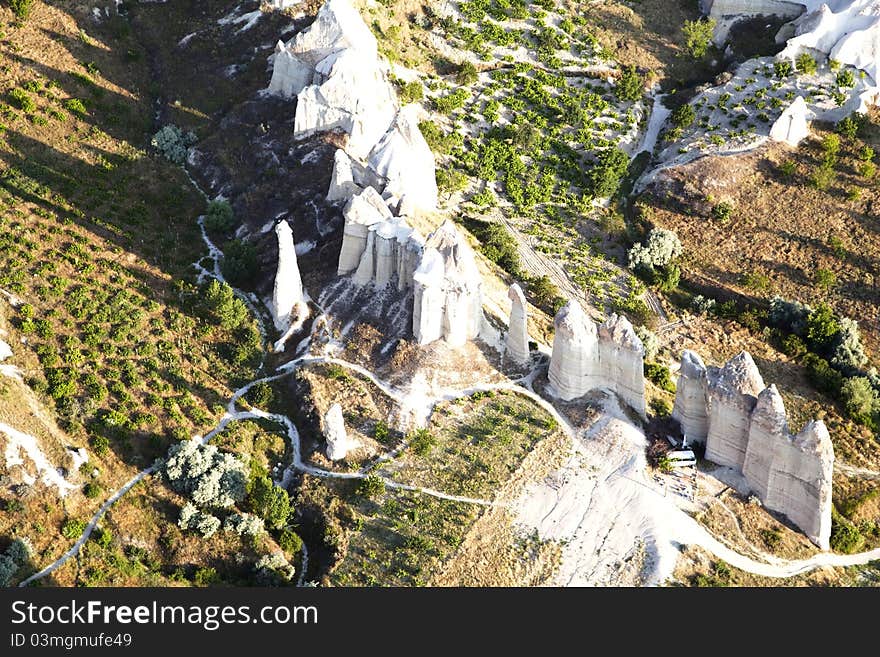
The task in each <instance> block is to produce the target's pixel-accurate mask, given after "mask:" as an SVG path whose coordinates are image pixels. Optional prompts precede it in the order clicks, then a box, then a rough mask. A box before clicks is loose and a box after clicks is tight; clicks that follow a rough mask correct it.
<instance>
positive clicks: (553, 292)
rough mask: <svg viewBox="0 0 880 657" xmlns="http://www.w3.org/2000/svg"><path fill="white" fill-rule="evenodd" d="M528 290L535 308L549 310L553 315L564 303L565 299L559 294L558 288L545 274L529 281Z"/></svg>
mask: <svg viewBox="0 0 880 657" xmlns="http://www.w3.org/2000/svg"><path fill="white" fill-rule="evenodd" d="M528 290H529V292H530V293H531V296H532V298H533V300H534V302H535V305H536V306H538V307H539V308H543V309H545V310H551V311H552V312H553V314H555V313H556V312H557V311H558V310H559V309H560V308H562V306H564V305H565V303H566V299H565V297H563V296H562V295H561V294H560V292H559V288H558V287H556V285H555V284H554V283H553V281H552V280H550V277H549V276H547V275H546V274H545V275H543V276H539V277H537V278H533V279H531V281H529V285H528Z"/></svg>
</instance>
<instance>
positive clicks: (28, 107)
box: [9, 88, 37, 114]
mask: <svg viewBox="0 0 880 657" xmlns="http://www.w3.org/2000/svg"><path fill="white" fill-rule="evenodd" d="M9 97H10V98H11V99H12V100H13V101H14V102H15V104H16V105H18V107H19V108H20V109H21V110H22V111H23V112H24V113H25V114H33V113H34V112H36V111H37V104H36V103H35V102H34V99H33V98H31V95H30V94H29V93H28V92H26V91H25V90H24V89H18V88H16V89H12V90H11V91H10V92H9Z"/></svg>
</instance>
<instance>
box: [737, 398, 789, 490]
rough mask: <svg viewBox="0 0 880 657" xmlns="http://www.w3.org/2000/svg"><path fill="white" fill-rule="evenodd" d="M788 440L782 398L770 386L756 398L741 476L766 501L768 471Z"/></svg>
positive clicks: (768, 484)
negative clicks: (781, 447)
mask: <svg viewBox="0 0 880 657" xmlns="http://www.w3.org/2000/svg"><path fill="white" fill-rule="evenodd" d="M789 441H790V436H789V433H788V420H787V418H786V414H785V404H784V403H783V401H782V395H780V394H779V391H778V390H777V389H776V386H775V385H770V386H769V387H767V388H765V389H764V390H763V391H761V394H760V395H758V401H757V403H756V404H755V410H754V411H752V417H751V424H750V426H749V441H748V445H747V446H746V455H745V460H744V462H743V470H742V471H743V475H744V476H745V478H746V481H747V482H748V484H749V487H750V488H751V489H752V490H753V491H754V492H755V493H757V495H758V497H759V498H761V499H762V500H765V499H767V493H768V490H769V486H770V470H771V468H772V467H773V463H774V461H775V459H776V452H777V450H778V449H779V448H780V445H782V444H784V443H787V442H789Z"/></svg>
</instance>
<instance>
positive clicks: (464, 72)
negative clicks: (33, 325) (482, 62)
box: [455, 62, 479, 86]
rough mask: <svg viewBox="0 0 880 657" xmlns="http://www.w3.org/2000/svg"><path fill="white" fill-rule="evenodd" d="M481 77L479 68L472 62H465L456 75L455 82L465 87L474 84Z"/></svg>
mask: <svg viewBox="0 0 880 657" xmlns="http://www.w3.org/2000/svg"><path fill="white" fill-rule="evenodd" d="M478 77H479V74H478V73H477V67H476V66H474V64H473V63H471V62H463V63H462V64H461V65H460V66H459V67H458V72H457V73H456V74H455V81H456V82H457V83H458V84H460V85H464V86H468V85H471V84H474V83H475V82H476V81H477V79H478Z"/></svg>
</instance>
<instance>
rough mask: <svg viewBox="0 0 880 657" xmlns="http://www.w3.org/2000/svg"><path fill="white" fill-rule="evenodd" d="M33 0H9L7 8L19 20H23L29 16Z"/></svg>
mask: <svg viewBox="0 0 880 657" xmlns="http://www.w3.org/2000/svg"><path fill="white" fill-rule="evenodd" d="M34 1H35V0H9V8H10V9H11V10H12V13H13V14H15V17H16V18H17V19H19V20H22V21H23V20H25V19H26V18H27V17H28V16H30V13H31V9H33V6H34Z"/></svg>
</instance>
